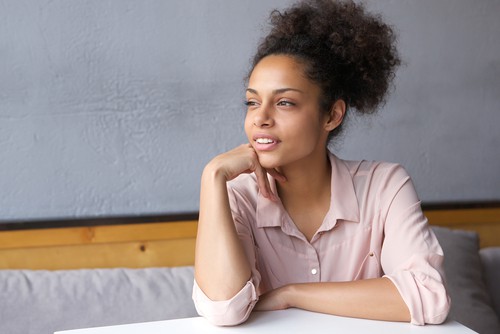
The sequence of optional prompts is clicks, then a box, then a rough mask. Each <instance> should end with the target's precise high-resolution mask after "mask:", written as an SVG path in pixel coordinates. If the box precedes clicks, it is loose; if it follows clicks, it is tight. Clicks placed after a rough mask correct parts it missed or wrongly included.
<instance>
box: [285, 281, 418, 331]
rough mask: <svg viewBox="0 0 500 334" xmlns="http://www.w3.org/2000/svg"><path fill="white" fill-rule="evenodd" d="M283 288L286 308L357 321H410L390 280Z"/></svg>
mask: <svg viewBox="0 0 500 334" xmlns="http://www.w3.org/2000/svg"><path fill="white" fill-rule="evenodd" d="M283 289H284V291H283V296H284V297H283V299H282V300H284V301H285V303H286V304H287V305H285V307H296V308H301V309H306V310H310V311H314V312H321V313H328V314H334V315H341V316H347V317H355V318H364V319H375V320H387V321H408V322H409V321H410V313H409V310H408V307H407V306H406V304H405V303H404V301H403V299H402V297H401V295H400V294H399V292H398V290H397V288H396V286H395V285H394V284H393V283H392V282H391V281H390V280H389V279H388V278H376V279H368V280H360V281H353V282H332V283H326V282H325V283H304V284H293V285H289V286H286V287H284V288H283Z"/></svg>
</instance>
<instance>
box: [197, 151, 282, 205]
mask: <svg viewBox="0 0 500 334" xmlns="http://www.w3.org/2000/svg"><path fill="white" fill-rule="evenodd" d="M205 171H212V172H214V173H216V174H219V175H222V176H223V177H224V179H225V181H230V180H232V179H234V178H236V177H237V176H238V175H240V174H243V173H255V176H256V177H257V185H258V187H259V190H260V192H261V193H262V195H263V196H264V197H266V198H268V199H270V200H272V201H276V200H277V196H276V195H275V194H273V192H272V191H271V186H270V184H269V179H268V178H267V174H270V175H271V176H273V177H274V178H275V179H277V180H278V181H281V182H284V181H286V178H285V177H284V176H283V175H281V174H280V173H279V172H278V171H277V170H275V169H265V168H263V167H262V166H261V165H260V162H259V157H258V156H257V153H256V152H255V150H254V149H253V147H252V146H251V145H250V144H243V145H240V146H238V147H236V148H234V149H232V150H230V151H228V152H226V153H223V154H221V155H218V156H217V157H215V158H214V159H213V160H212V161H210V163H209V164H208V165H207V166H206V167H205Z"/></svg>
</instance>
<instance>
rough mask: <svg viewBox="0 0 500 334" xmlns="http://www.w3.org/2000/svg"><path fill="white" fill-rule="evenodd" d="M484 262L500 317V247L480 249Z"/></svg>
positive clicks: (499, 316)
mask: <svg viewBox="0 0 500 334" xmlns="http://www.w3.org/2000/svg"><path fill="white" fill-rule="evenodd" d="M479 255H480V256H481V262H482V263H483V270H484V276H485V278H486V286H487V287H488V290H489V291H490V295H491V299H492V301H493V306H494V308H495V311H496V313H497V316H498V318H500V284H499V283H500V247H489V248H483V249H481V250H480V251H479Z"/></svg>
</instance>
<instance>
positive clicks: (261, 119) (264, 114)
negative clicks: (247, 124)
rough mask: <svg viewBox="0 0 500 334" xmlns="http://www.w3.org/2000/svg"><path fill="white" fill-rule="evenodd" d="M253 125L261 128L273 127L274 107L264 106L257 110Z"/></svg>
mask: <svg viewBox="0 0 500 334" xmlns="http://www.w3.org/2000/svg"><path fill="white" fill-rule="evenodd" d="M253 124H254V125H255V126H257V127H259V128H264V127H265V128H267V127H271V126H273V124H274V120H273V118H272V106H270V105H269V104H262V105H261V106H260V108H259V109H257V110H255V114H254V118H253Z"/></svg>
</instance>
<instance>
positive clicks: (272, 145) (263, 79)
mask: <svg viewBox="0 0 500 334" xmlns="http://www.w3.org/2000/svg"><path fill="white" fill-rule="evenodd" d="M320 93H321V90H320V88H319V86H318V85H317V84H315V83H314V82H312V81H311V80H309V79H308V78H306V76H305V74H304V65H302V64H301V63H300V62H297V61H296V60H295V59H294V58H292V57H290V56H285V55H271V56H267V57H265V58H263V59H262V60H261V61H260V62H259V63H258V64H257V65H256V66H255V68H254V70H253V71H252V74H251V75H250V79H249V82H248V88H247V91H246V101H247V105H248V110H247V115H246V119H245V132H246V134H247V137H248V140H249V142H250V143H251V145H252V146H253V148H254V149H255V151H256V152H257V154H258V156H259V161H260V163H261V165H262V166H263V167H264V168H278V167H284V166H287V165H290V164H294V163H300V162H304V163H305V166H307V165H309V162H312V161H313V160H312V159H315V157H318V156H322V158H324V157H325V150H326V142H327V138H328V133H329V131H330V130H331V129H330V126H329V125H328V120H329V118H330V117H329V116H328V115H327V114H326V113H324V112H321V111H320V110H319V97H320Z"/></svg>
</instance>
